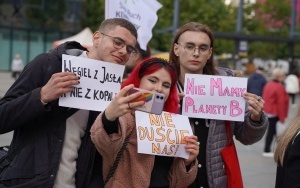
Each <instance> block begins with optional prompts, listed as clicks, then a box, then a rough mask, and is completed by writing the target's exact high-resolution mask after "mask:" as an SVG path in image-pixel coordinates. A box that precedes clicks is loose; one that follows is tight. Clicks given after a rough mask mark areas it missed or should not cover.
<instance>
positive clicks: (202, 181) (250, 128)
mask: <svg viewBox="0 0 300 188" xmlns="http://www.w3.org/2000/svg"><path fill="white" fill-rule="evenodd" d="M213 49H214V39H213V34H212V32H211V30H210V29H209V28H208V27H207V26H206V25H203V24H200V23H197V22H190V23H187V24H185V25H184V26H182V27H181V28H179V30H178V31H177V33H176V35H175V38H174V40H173V43H172V47H171V49H170V61H171V63H172V64H174V65H175V67H176V68H177V73H178V78H179V82H178V85H177V86H178V90H179V92H183V89H184V88H183V85H184V79H185V74H186V73H190V74H205V75H222V76H233V73H232V71H228V70H224V69H223V68H217V67H215V65H214V62H213ZM244 98H245V100H246V102H247V104H248V109H247V110H246V113H245V121H244V122H232V123H231V124H232V129H233V130H234V135H235V138H236V139H237V140H239V141H240V142H241V143H243V144H245V145H248V144H253V143H255V142H257V141H259V140H260V139H261V138H262V137H263V135H264V133H265V131H266V128H267V125H268V120H267V118H266V116H265V114H264V113H263V112H262V108H263V105H264V101H263V100H262V99H261V98H260V97H259V96H257V95H255V94H251V93H245V94H244ZM181 103H182V101H181ZM181 106H182V105H181ZM190 123H191V125H192V127H193V129H194V133H195V135H196V136H197V137H198V141H199V142H200V144H201V147H200V151H199V154H198V157H197V159H198V162H199V165H198V173H197V178H196V180H195V182H194V183H193V184H192V185H191V186H189V187H205V188H208V187H218V188H226V187H227V175H226V174H225V171H224V169H223V167H224V163H223V160H222V157H221V155H220V151H221V150H222V149H223V148H224V147H225V146H226V141H227V139H226V138H227V137H226V129H225V122H224V121H223V120H215V119H201V118H190Z"/></svg>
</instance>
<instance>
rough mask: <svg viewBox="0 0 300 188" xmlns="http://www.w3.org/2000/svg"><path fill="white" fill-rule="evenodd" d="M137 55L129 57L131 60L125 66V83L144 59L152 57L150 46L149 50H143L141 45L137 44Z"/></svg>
mask: <svg viewBox="0 0 300 188" xmlns="http://www.w3.org/2000/svg"><path fill="white" fill-rule="evenodd" d="M136 50H137V53H132V54H131V55H130V57H129V60H128V61H127V62H126V64H125V71H124V76H123V81H125V80H126V78H127V77H128V76H129V75H130V73H131V71H132V70H133V69H134V68H135V67H136V66H137V65H138V64H139V63H141V62H142V61H143V60H144V59H146V58H149V57H150V56H151V49H150V47H149V45H147V50H143V49H141V47H140V45H139V43H138V42H137V43H136Z"/></svg>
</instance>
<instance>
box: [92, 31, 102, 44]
mask: <svg viewBox="0 0 300 188" xmlns="http://www.w3.org/2000/svg"><path fill="white" fill-rule="evenodd" d="M100 38H101V33H100V31H96V32H95V33H94V34H93V45H94V46H95V47H98V45H99V44H100V40H99V39H100Z"/></svg>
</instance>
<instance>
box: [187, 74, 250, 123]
mask: <svg viewBox="0 0 300 188" xmlns="http://www.w3.org/2000/svg"><path fill="white" fill-rule="evenodd" d="M184 83H185V84H184V91H185V97H184V98H183V105H182V114H183V115H187V116H189V117H197V118H206V119H220V120H233V121H244V115H245V106H246V103H245V99H244V98H243V96H244V93H245V92H246V91H247V78H238V77H227V76H211V75H199V74H186V75H185V82H184Z"/></svg>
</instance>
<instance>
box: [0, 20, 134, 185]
mask: <svg viewBox="0 0 300 188" xmlns="http://www.w3.org/2000/svg"><path fill="white" fill-rule="evenodd" d="M92 40H93V46H92V47H91V48H90V50H89V51H87V49H85V48H84V47H82V46H81V45H80V44H79V43H77V42H74V41H72V42H66V43H64V44H62V45H60V46H58V47H57V48H55V49H53V50H51V52H49V53H42V54H40V55H38V56H37V57H36V58H34V59H33V60H32V61H31V62H29V63H28V64H27V65H26V67H25V68H24V71H23V72H22V74H21V75H20V77H19V78H18V79H17V80H16V82H15V83H14V84H13V85H12V86H11V87H10V88H9V90H8V91H7V93H6V94H5V96H4V97H3V98H2V99H1V100H0V133H1V134H4V133H7V132H10V131H13V132H14V133H13V139H12V142H11V144H10V149H9V152H11V151H14V150H15V149H16V148H18V146H19V145H22V143H24V142H25V143H26V142H28V140H29V139H30V142H28V144H27V145H25V146H24V147H23V148H22V151H20V152H19V153H17V155H16V156H15V157H14V159H13V160H12V161H11V164H10V165H9V166H8V167H7V168H6V169H5V170H4V171H3V172H2V173H1V176H0V187H34V188H35V187H55V188H65V187H78V188H83V187H88V188H101V187H104V185H103V178H102V173H101V172H102V171H101V169H102V157H101V156H100V155H99V153H98V152H97V151H96V148H95V146H94V144H93V143H92V141H91V138H90V128H91V125H92V123H93V122H94V120H95V118H96V117H97V115H98V114H99V112H94V111H88V110H81V109H70V108H67V107H62V106H59V104H58V101H59V98H60V96H62V95H63V94H65V93H67V92H70V91H72V90H73V88H74V87H75V86H76V85H78V84H79V81H80V77H79V76H78V75H76V74H74V73H72V72H62V54H68V55H74V56H80V57H84V58H90V59H94V60H100V61H106V62H111V63H115V64H122V65H124V64H125V63H126V62H127V61H128V59H129V56H130V55H131V53H134V52H135V47H134V46H135V45H136V40H137V31H136V28H135V27H134V25H133V24H132V23H130V22H129V21H127V20H125V19H121V18H112V19H107V20H104V21H103V22H102V23H101V25H100V27H99V29H98V30H97V31H96V32H95V33H94V34H93V39H92ZM16 109H17V110H16ZM0 165H1V166H2V165H3V164H2V163H1V164H0Z"/></svg>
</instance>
